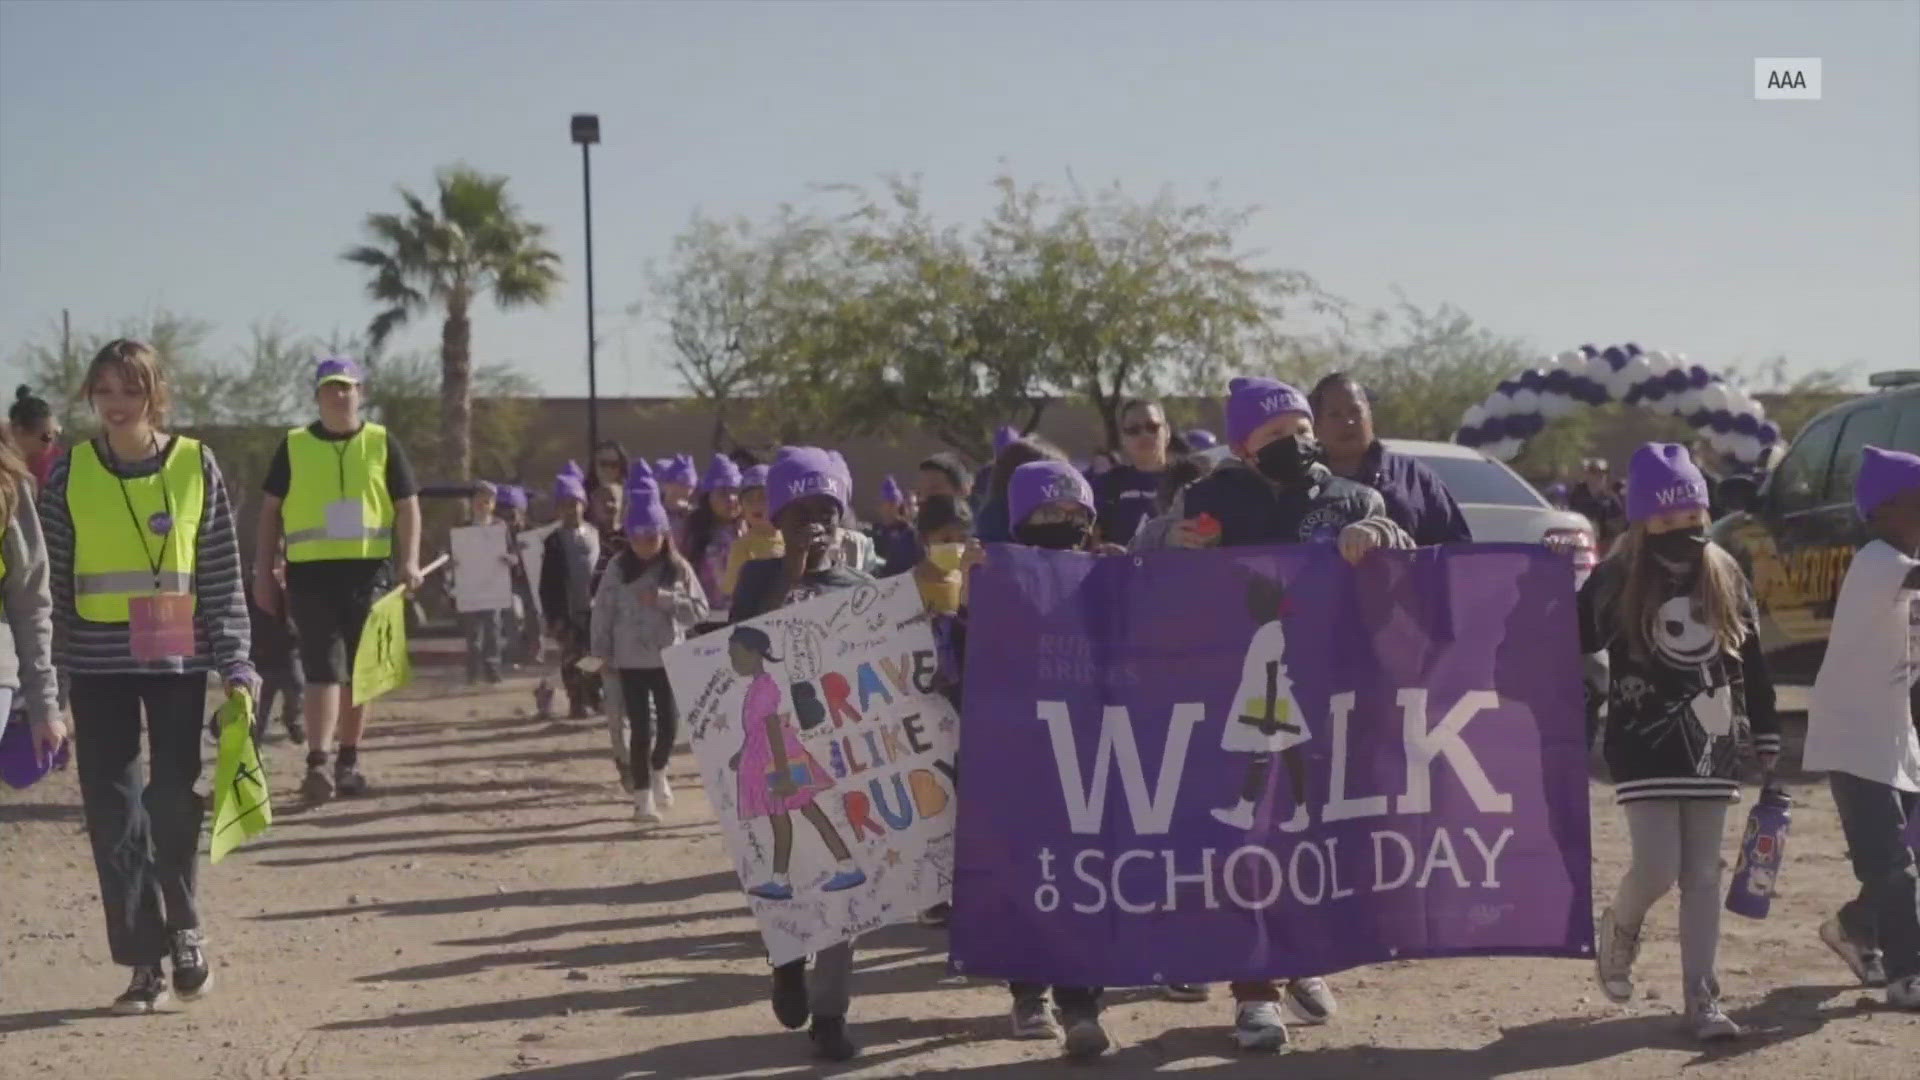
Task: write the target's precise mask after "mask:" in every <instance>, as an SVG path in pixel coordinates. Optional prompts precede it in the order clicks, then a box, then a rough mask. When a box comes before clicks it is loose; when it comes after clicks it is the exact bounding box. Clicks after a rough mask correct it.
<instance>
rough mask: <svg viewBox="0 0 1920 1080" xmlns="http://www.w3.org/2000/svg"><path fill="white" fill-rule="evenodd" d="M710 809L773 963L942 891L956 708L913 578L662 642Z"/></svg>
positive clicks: (940, 897)
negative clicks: (667, 645) (944, 685)
mask: <svg viewBox="0 0 1920 1080" xmlns="http://www.w3.org/2000/svg"><path fill="white" fill-rule="evenodd" d="M665 659H666V666H667V676H668V678H669V680H670V681H671V682H672V684H673V695H674V699H675V700H676V701H678V702H680V704H681V708H682V710H683V711H684V716H685V720H686V729H687V732H688V734H689V736H690V738H691V740H692V743H693V751H694V756H695V757H697V758H698V759H699V762H700V773H701V776H702V778H703V779H704V780H705V783H706V789H707V793H708V796H709V798H710V799H711V801H712V803H713V810H714V814H715V815H716V816H717V817H718V818H719V820H720V825H721V830H722V832H723V833H724V835H725V836H726V839H727V846H728V848H729V849H730V851H731V854H732V856H733V862H734V867H735V869H736V871H737V872H738V873H739V875H740V882H741V888H742V889H743V890H744V891H745V892H746V894H747V897H748V904H749V905H750V906H751V907H752V908H753V913H754V915H755V917H756V918H757V919H758V920H759V923H760V933H761V935H762V937H764V938H765V940H766V945H767V952H768V953H769V955H770V956H771V957H772V959H773V962H774V963H776V964H781V963H785V962H787V961H789V960H793V959H796V958H798V957H802V956H805V955H807V954H809V953H812V952H817V951H819V950H820V949H822V948H825V947H826V946H828V945H832V944H835V943H836V942H841V941H847V940H850V939H852V938H854V937H856V936H858V935H860V934H863V933H866V932H868V931H870V930H874V929H877V928H879V927H882V926H886V925H889V924H892V923H900V922H910V921H912V920H913V919H914V918H915V917H916V916H918V915H919V913H920V912H921V911H923V910H925V909H926V908H929V907H932V906H933V905H934V904H937V903H940V902H942V901H945V900H947V899H949V897H950V895H951V892H952V885H953V825H954V786H953V785H954V765H955V762H956V761H957V751H958V748H959V716H958V715H957V714H956V713H955V712H954V709H953V706H952V705H951V704H950V703H949V702H948V701H947V699H946V698H945V697H943V696H941V695H940V693H939V692H938V691H936V690H935V689H934V671H935V666H936V653H935V649H934V640H933V631H932V629H931V627H929V626H928V624H927V617H926V611H925V608H924V607H922V605H921V602H920V594H919V590H918V589H917V588H916V587H915V585H914V582H913V579H912V577H910V576H901V577H895V578H890V579H887V580H885V581H881V582H876V583H874V584H871V585H864V586H861V587H859V588H857V589H849V590H844V591H841V592H835V593H829V594H826V595H824V596H818V597H815V598H814V599H812V600H809V601H807V602H805V603H801V604H795V605H794V606H792V607H788V608H782V609H780V610H779V611H775V612H772V613H770V614H767V615H763V616H761V617H760V618H757V619H752V620H749V621H747V622H745V623H742V624H739V625H737V626H732V627H727V628H724V629H721V630H716V631H714V632H713V633H710V634H705V635H702V636H701V637H698V638H695V639H694V640H692V641H689V642H686V643H685V644H682V645H678V646H676V647H674V648H672V649H669V650H667V652H666V656H665Z"/></svg>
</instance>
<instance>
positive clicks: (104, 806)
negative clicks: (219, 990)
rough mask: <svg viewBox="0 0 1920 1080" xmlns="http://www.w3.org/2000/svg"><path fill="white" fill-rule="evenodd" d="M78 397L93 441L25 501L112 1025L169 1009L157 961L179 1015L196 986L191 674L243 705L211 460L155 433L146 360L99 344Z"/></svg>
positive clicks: (233, 604) (152, 359)
mask: <svg viewBox="0 0 1920 1080" xmlns="http://www.w3.org/2000/svg"><path fill="white" fill-rule="evenodd" d="M81 386H82V389H83V391H84V392H85V393H86V395H87V398H88V400H89V402H90V403H91V404H92V406H93V410H94V413H95V415H96V416H98V417H99V420H100V426H101V434H100V435H98V436H96V437H95V438H94V439H92V440H90V441H88V442H85V443H82V444H81V445H79V446H77V447H75V448H74V450H73V452H72V453H71V454H69V455H67V457H66V458H65V459H64V460H62V461H61V462H59V463H58V464H56V465H55V466H54V470H53V472H52V474H51V475H50V476H49V477H48V479H47V486H46V489H45V490H44V491H43V492H42V493H41V496H40V510H41V516H42V519H43V521H44V523H45V527H46V536H47V557H48V565H49V569H50V572H51V583H52V596H53V610H54V615H53V618H54V663H55V664H56V666H58V667H60V668H62V669H63V670H65V671H66V672H67V673H68V674H69V675H70V676H71V691H70V695H69V700H70V702H71V704H72V707H73V718H74V727H75V730H76V735H77V739H76V743H77V746H78V752H79V753H78V756H79V762H80V796H81V800H82V802H83V803H84V805H85V808H86V818H87V834H88V836H89V837H90V838H91V840H92V844H93V861H94V868H95V870H96V871H97V872H98V873H99V877H100V901H101V907H102V908H103V911H104V914H105V916H106V922H107V944H108V948H109V950H110V952H111V955H112V957H113V961H114V963H116V964H120V965H122V966H125V967H130V968H132V969H133V981H132V982H131V983H130V984H129V985H128V987H127V990H126V992H125V993H124V994H121V995H120V997H119V998H117V999H116V1000H115V1001H114V1003H113V1010H114V1011H115V1012H117V1013H124V1014H141V1013H150V1012H153V1011H154V1009H155V1008H157V1007H158V1006H159V1005H160V1004H161V1003H162V1002H163V1001H165V1000H166V998H167V994H168V984H167V977H166V973H165V971H164V969H163V964H164V963H165V962H166V961H167V960H168V959H169V956H171V961H172V965H173V982H172V991H173V993H174V994H176V995H178V996H179V997H180V999H181V1000H183V1001H192V1000H194V999H196V998H199V997H200V996H202V995H204V994H205V993H206V992H207V991H208V990H209V989H210V988H211V986H212V977H213V976H212V969H211V967H210V965H209V962H208V959H207V951H206V938H205V935H204V933H203V931H202V928H201V921H200V912H199V909H198V907H197V905H196V901H195V892H196V882H197V878H198V853H197V847H198V844H199V840H200V825H201V822H202V820H203V819H204V817H205V814H206V804H205V801H204V800H203V799H202V798H201V797H200V795H199V794H197V793H196V792H195V790H194V785H195V784H196V783H197V782H198V781H199V779H200V771H201V760H200V744H201V740H200V735H201V732H202V730H203V729H204V726H203V720H202V718H203V716H204V709H205V707H206V693H207V674H208V673H209V672H211V671H217V672H218V673H219V674H220V677H221V680H222V681H223V682H224V683H225V684H226V685H227V687H228V689H229V691H230V692H235V693H242V694H249V695H250V694H252V693H253V692H254V688H255V687H256V686H257V679H256V678H255V675H254V671H253V665H252V663H251V662H250V659H249V657H248V646H249V644H250V643H249V630H248V625H247V602H246V595H245V590H244V589H243V588H242V586H241V577H240V548H239V542H238V540H237V539H236V536H235V532H234V525H233V509H232V505H231V504H230V503H229V501H228V498H227V489H226V484H225V482H224V481H223V480H222V479H221V474H220V469H219V466H218V465H217V464H215V462H214V458H213V452H212V451H211V450H209V449H207V448H206V447H205V446H202V445H201V444H200V443H198V442H196V441H195V440H193V439H189V438H186V437H185V436H179V435H169V434H166V433H164V432H162V431H161V430H160V425H161V424H162V423H163V422H164V420H165V417H166V413H167V400H168V398H167V382H166V376H165V374H164V372H163V371H162V370H161V368H160V362H159V358H158V357H157V356H156V355H155V353H154V351H153V349H152V348H150V347H148V346H147V345H145V344H143V343H141V342H138V341H128V340H125V339H122V340H118V341H113V342H109V343H108V344H107V345H106V347H105V348H103V349H101V350H100V352H99V353H98V354H97V355H95V356H94V358H93V361H92V362H91V363H90V364H89V365H88V366H87V371H86V376H85V378H84V379H83V380H82V382H81ZM142 713H144V714H145V717H146V723H145V732H144V734H145V736H146V743H147V748H148V753H147V759H148V773H149V775H148V776H147V777H145V778H143V777H142V776H141V770H140V750H141V736H142V733H143V732H142V724H141V715H142Z"/></svg>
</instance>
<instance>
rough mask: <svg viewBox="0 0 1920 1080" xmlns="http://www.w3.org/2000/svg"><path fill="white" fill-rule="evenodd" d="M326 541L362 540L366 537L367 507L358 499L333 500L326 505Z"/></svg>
mask: <svg viewBox="0 0 1920 1080" xmlns="http://www.w3.org/2000/svg"><path fill="white" fill-rule="evenodd" d="M326 528H327V539H329V540H362V539H365V538H366V535H367V507H366V504H365V503H363V502H361V501H360V500H359V499H335V500H334V501H332V502H330V503H328V504H327V525H326Z"/></svg>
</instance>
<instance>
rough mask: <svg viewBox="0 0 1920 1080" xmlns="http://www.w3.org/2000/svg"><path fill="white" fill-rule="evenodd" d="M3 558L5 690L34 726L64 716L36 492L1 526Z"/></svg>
mask: <svg viewBox="0 0 1920 1080" xmlns="http://www.w3.org/2000/svg"><path fill="white" fill-rule="evenodd" d="M0 526H4V528H5V530H6V533H5V536H4V537H0V557H4V558H5V559H6V564H7V569H6V575H5V577H4V578H0V604H4V605H5V607H6V612H7V617H6V618H5V619H0V637H3V638H5V639H6V640H5V641H0V687H6V688H8V689H10V690H12V691H14V695H15V699H16V700H17V701H18V702H20V703H21V704H24V705H25V706H26V708H27V719H28V720H29V721H31V722H34V723H39V722H41V721H43V720H51V719H54V718H55V717H57V716H58V715H59V714H60V688H59V683H58V682H57V681H56V680H55V679H54V675H53V596H52V593H51V592H50V590H49V587H48V579H49V573H48V570H47V541H46V537H45V536H44V535H43V534H42V533H41V532H40V514H39V512H38V511H37V510H35V509H34V505H33V488H32V486H31V485H28V484H21V485H20V491H19V494H18V496H17V497H16V499H15V501H14V509H13V520H12V521H11V522H4V523H0Z"/></svg>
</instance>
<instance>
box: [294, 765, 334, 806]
mask: <svg viewBox="0 0 1920 1080" xmlns="http://www.w3.org/2000/svg"><path fill="white" fill-rule="evenodd" d="M333 789H334V783H333V777H331V776H328V775H327V767H326V766H325V765H309V766H307V778H306V779H305V780H302V781H301V782H300V797H301V798H303V799H305V800H306V801H307V802H308V803H309V804H310V805H314V806H318V805H319V804H321V803H324V802H331V801H332V800H333Z"/></svg>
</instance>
